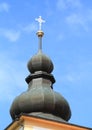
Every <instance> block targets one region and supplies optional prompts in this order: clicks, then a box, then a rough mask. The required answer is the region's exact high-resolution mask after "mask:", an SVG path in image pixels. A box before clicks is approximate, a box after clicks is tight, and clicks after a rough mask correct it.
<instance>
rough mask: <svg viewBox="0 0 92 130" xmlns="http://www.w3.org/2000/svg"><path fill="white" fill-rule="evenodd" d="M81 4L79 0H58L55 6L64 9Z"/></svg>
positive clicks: (78, 6)
mask: <svg viewBox="0 0 92 130" xmlns="http://www.w3.org/2000/svg"><path fill="white" fill-rule="evenodd" d="M81 7H82V4H81V2H80V0H58V1H57V8H58V9H59V10H66V9H68V8H81Z"/></svg>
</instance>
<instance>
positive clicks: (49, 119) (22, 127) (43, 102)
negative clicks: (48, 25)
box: [5, 16, 91, 130]
mask: <svg viewBox="0 0 92 130" xmlns="http://www.w3.org/2000/svg"><path fill="white" fill-rule="evenodd" d="M36 21H37V22H38V23H39V30H38V31H37V33H36V34H37V37H38V44H39V46H38V52H37V54H36V55H34V56H33V57H32V58H31V59H30V60H29V61H28V64H27V67H28V70H29V72H30V75H28V76H27V78H26V82H27V84H28V89H27V91H26V92H23V93H22V94H20V95H19V96H18V97H16V98H15V99H14V101H13V103H12V105H11V107H10V115H11V117H12V120H13V122H12V123H11V124H9V125H8V126H7V127H6V128H5V130H91V128H87V127H83V126H78V125H75V124H71V123H68V120H69V119H70V118H71V115H72V114H71V109H70V106H69V104H68V102H67V100H66V99H65V98H64V97H63V96H62V95H61V94H60V93H58V92H55V91H54V90H53V84H54V83H55V78H54V76H53V75H52V71H53V69H54V65H53V62H52V61H51V59H50V58H49V57H48V56H47V55H45V54H44V53H43V51H42V37H43V35H44V32H43V31H42V29H41V26H42V23H44V22H45V21H44V20H43V19H42V18H41V16H39V18H37V19H36Z"/></svg>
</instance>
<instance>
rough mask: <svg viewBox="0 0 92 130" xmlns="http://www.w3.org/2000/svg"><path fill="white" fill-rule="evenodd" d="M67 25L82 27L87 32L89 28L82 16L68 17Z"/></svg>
mask: <svg viewBox="0 0 92 130" xmlns="http://www.w3.org/2000/svg"><path fill="white" fill-rule="evenodd" d="M66 23H67V24H69V25H71V26H75V28H76V27H78V26H79V27H82V28H83V29H84V30H85V31H88V26H87V19H85V17H83V15H80V14H76V13H73V14H70V15H69V16H67V17H66Z"/></svg>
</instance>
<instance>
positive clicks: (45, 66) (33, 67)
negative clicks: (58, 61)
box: [28, 51, 53, 73]
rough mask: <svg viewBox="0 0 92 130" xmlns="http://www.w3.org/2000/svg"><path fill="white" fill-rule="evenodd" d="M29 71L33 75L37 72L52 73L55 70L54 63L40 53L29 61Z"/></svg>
mask: <svg viewBox="0 0 92 130" xmlns="http://www.w3.org/2000/svg"><path fill="white" fill-rule="evenodd" d="M28 69H29V71H30V72H31V73H34V72H36V71H45V72H47V73H51V72H52V70H53V63H52V61H51V60H50V58H49V57H47V56H46V55H44V54H43V53H42V52H40V51H39V52H38V53H37V54H36V55H35V56H33V57H32V58H31V60H29V62H28Z"/></svg>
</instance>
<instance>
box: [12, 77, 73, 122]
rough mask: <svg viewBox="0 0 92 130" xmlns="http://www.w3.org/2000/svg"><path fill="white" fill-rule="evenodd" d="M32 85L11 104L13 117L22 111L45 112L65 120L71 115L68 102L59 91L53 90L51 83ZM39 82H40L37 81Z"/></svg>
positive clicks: (27, 112)
mask: <svg viewBox="0 0 92 130" xmlns="http://www.w3.org/2000/svg"><path fill="white" fill-rule="evenodd" d="M42 82H43V83H42V85H40V86H39V85H38V86H35V85H34V84H31V85H30V88H29V90H28V91H27V92H24V93H22V94H21V95H20V96H18V97H17V98H16V99H15V100H14V102H13V104H12V106H11V110H10V113H11V116H12V118H13V119H15V118H16V116H18V115H20V114H21V113H26V114H30V113H32V112H43V113H44V112H45V113H51V114H53V115H55V116H58V117H60V118H62V119H64V120H65V121H67V120H69V118H70V116H71V111H70V107H69V105H68V102H67V101H66V100H65V99H64V98H63V97H62V96H61V95H60V94H59V93H57V92H55V91H53V90H52V89H51V88H50V87H49V85H47V86H46V85H45V84H44V82H46V80H45V79H43V81H42ZM37 83H38V82H37Z"/></svg>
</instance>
